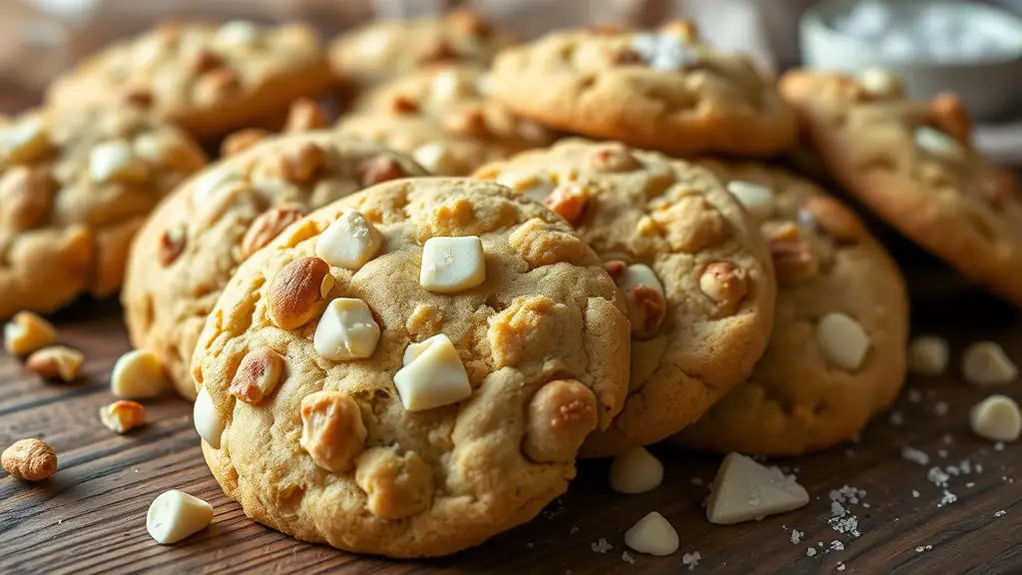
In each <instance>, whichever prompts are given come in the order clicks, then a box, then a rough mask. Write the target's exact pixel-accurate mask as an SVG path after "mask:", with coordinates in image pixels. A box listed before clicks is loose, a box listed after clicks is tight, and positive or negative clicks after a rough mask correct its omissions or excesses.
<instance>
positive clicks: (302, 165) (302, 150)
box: [277, 142, 327, 184]
mask: <svg viewBox="0 0 1022 575" xmlns="http://www.w3.org/2000/svg"><path fill="white" fill-rule="evenodd" d="M326 163H327V156H326V152H324V151H323V148H320V147H319V146H317V145H316V144H313V143H312V142H305V143H303V144H302V145H300V146H298V148H296V149H295V150H294V151H293V152H291V153H289V154H282V155H280V156H279V157H278V159H277V169H278V171H279V172H280V176H281V177H282V178H284V179H285V180H287V181H289V182H292V183H295V184H304V183H308V182H309V181H311V180H312V178H313V177H314V176H315V175H316V173H317V172H319V170H320V168H323V167H325V166H326Z"/></svg>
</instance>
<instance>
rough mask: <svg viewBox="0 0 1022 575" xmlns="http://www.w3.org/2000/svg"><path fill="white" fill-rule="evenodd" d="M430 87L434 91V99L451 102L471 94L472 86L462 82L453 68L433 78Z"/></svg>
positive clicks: (440, 72)
mask: <svg viewBox="0 0 1022 575" xmlns="http://www.w3.org/2000/svg"><path fill="white" fill-rule="evenodd" d="M430 87H431V88H432V90H433V93H432V98H433V99H434V100H436V101H438V102H443V101H446V100H450V99H453V98H456V97H458V96H462V95H466V94H469V93H470V92H471V90H470V88H471V86H469V85H468V84H466V83H465V82H464V81H462V78H461V77H460V76H459V75H458V72H457V71H456V70H454V69H451V68H447V69H444V70H440V71H439V72H437V73H436V74H435V75H434V76H433V82H432V83H431V84H430Z"/></svg>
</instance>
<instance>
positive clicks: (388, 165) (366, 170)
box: [358, 154, 407, 188]
mask: <svg viewBox="0 0 1022 575" xmlns="http://www.w3.org/2000/svg"><path fill="white" fill-rule="evenodd" d="M406 175H407V174H406V173H405V170H404V168H403V167H401V164H399V163H398V161H397V160H395V159H394V158H392V157H391V156H388V155H385V154H380V155H379V156H376V157H375V158H372V159H369V160H366V161H364V162H362V164H361V165H360V166H359V167H358V181H359V183H360V184H361V185H362V187H366V188H368V187H369V186H373V185H376V184H379V183H380V182H386V181H389V180H396V179H398V178H403V177H405V176H406Z"/></svg>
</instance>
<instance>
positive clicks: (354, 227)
mask: <svg viewBox="0 0 1022 575" xmlns="http://www.w3.org/2000/svg"><path fill="white" fill-rule="evenodd" d="M382 245H383V234H381V233H380V231H379V230H378V229H376V226H374V225H373V223H372V222H370V221H369V220H368V219H366V217H365V216H364V215H362V213H361V212H357V211H355V210H345V211H344V212H343V213H342V214H341V215H340V217H338V218H337V220H336V221H335V222H333V223H332V224H330V225H329V226H328V227H327V229H325V230H323V233H322V234H320V235H319V238H317V239H316V255H317V256H319V257H321V258H323V260H324V261H326V263H328V264H330V265H332V266H337V267H339V268H344V269H348V270H356V271H357V270H359V269H361V268H362V266H364V265H365V264H366V262H368V261H369V260H371V259H373V258H374V257H376V253H377V252H379V251H380V247H381V246H382Z"/></svg>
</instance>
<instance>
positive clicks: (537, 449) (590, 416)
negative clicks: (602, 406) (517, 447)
mask: <svg viewBox="0 0 1022 575" xmlns="http://www.w3.org/2000/svg"><path fill="white" fill-rule="evenodd" d="M596 424H597V408H596V395H595V394H594V393H593V392H592V390H591V389H589V388H588V387H586V386H585V385H584V384H582V383H581V382H578V381H575V380H564V379H558V380H554V381H551V382H548V383H546V384H544V385H543V387H541V388H539V390H537V391H536V393H535V395H533V396H532V400H530V401H529V419H528V424H527V426H526V428H525V441H524V442H523V443H522V448H523V449H524V451H525V455H526V457H528V458H529V459H531V460H532V461H535V462H536V463H550V462H570V461H572V460H574V459H575V454H576V453H577V452H578V449H579V447H581V446H582V442H583V441H584V440H585V438H586V436H587V435H589V432H591V431H592V430H594V429H596Z"/></svg>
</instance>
